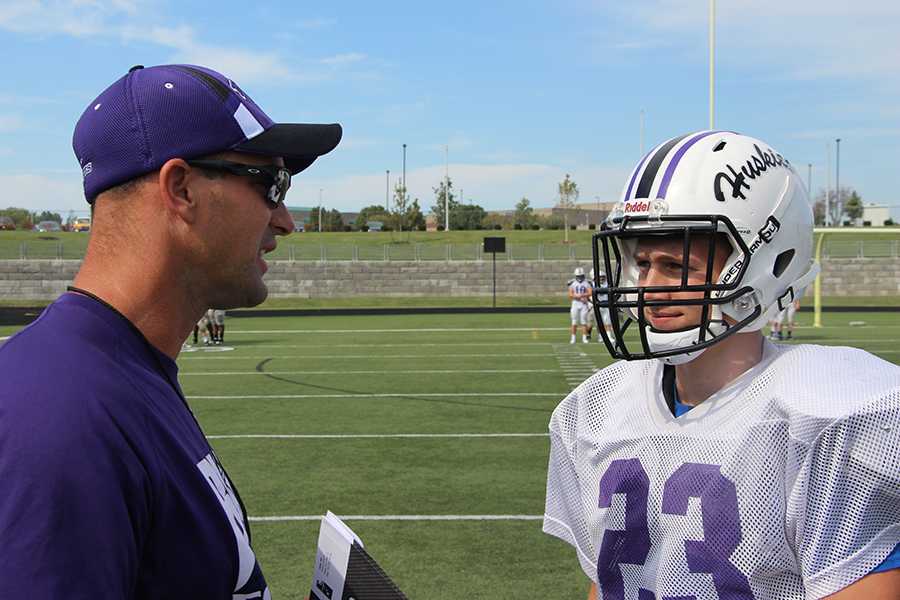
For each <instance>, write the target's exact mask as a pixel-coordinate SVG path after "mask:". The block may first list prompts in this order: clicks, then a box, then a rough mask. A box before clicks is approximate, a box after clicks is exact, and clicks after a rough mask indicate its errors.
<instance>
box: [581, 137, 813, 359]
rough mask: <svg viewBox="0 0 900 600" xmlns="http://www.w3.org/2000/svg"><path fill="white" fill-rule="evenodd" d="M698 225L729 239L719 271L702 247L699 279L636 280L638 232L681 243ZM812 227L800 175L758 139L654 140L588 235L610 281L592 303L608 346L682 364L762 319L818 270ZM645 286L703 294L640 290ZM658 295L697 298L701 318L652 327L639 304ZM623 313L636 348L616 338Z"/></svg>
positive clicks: (627, 355) (619, 354) (631, 355)
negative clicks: (682, 325) (603, 322)
mask: <svg viewBox="0 0 900 600" xmlns="http://www.w3.org/2000/svg"><path fill="white" fill-rule="evenodd" d="M704 234H705V235H706V237H707V238H709V239H710V240H712V239H714V238H715V237H719V238H721V237H724V238H727V240H728V242H729V244H730V245H731V253H730V255H729V257H728V259H727V261H726V262H725V265H724V267H723V268H722V270H721V272H720V273H719V276H718V278H714V277H713V273H712V272H711V271H712V264H713V260H712V257H710V259H709V261H708V264H707V276H706V283H704V284H702V285H688V284H687V276H686V275H685V276H684V279H683V280H682V282H681V285H677V286H655V287H653V288H649V287H647V286H643V287H641V286H638V275H639V270H638V266H637V265H636V264H635V260H634V251H635V247H636V245H637V240H638V238H641V237H645V236H679V239H683V240H684V244H685V247H689V246H690V241H691V239H692V236H702V235H704ZM711 234H721V235H719V236H714V235H711ZM812 235H813V213H812V207H811V205H810V202H809V197H808V195H807V192H806V189H805V188H804V186H803V183H802V181H801V180H800V178H799V177H798V176H797V174H796V172H795V171H794V168H793V167H792V166H791V164H790V163H789V162H788V161H787V159H785V158H784V157H783V156H782V155H781V154H779V153H777V152H776V151H775V150H773V149H772V148H771V147H770V146H769V145H768V144H766V143H765V142H762V141H760V140H757V139H754V138H751V137H747V136H744V135H740V134H738V133H734V132H728V131H700V132H695V133H690V134H687V135H683V136H679V137H676V138H672V139H670V140H668V141H666V142H664V143H662V144H660V145H658V146H656V147H655V148H653V149H652V150H651V151H650V152H649V153H648V154H647V155H646V156H644V157H643V158H642V159H641V161H640V162H639V163H638V165H637V166H636V167H635V168H634V170H633V171H632V173H631V175H630V177H629V178H628V181H627V182H626V184H625V187H624V189H623V192H622V197H621V200H620V202H618V203H617V204H616V206H615V207H614V209H613V211H612V212H611V213H610V214H609V216H608V218H607V220H606V222H605V223H604V224H603V225H602V226H601V230H600V232H598V233H597V234H595V235H594V238H593V250H594V266H595V268H596V269H597V271H598V272H599V273H606V276H607V280H608V281H609V286H608V291H609V295H608V298H607V299H606V300H604V301H602V302H600V303H599V304H595V307H596V308H597V309H598V310H599V309H600V308H608V309H609V310H610V320H611V321H612V326H613V332H614V339H615V341H612V340H611V339H610V338H609V337H608V336H607V335H606V334H605V332H604V331H602V330H601V333H602V334H603V338H604V342H605V343H606V346H607V349H608V350H609V351H610V353H611V354H612V355H613V356H614V357H616V358H624V359H627V360H637V359H646V358H659V359H662V360H664V361H665V362H666V363H668V364H681V363H685V362H688V361H690V360H692V359H694V358H696V357H697V356H699V355H700V354H701V353H702V352H703V350H704V349H706V348H707V347H709V346H710V345H712V344H714V343H716V342H719V341H721V340H722V339H724V338H725V337H727V336H729V335H732V334H734V333H736V332H738V331H755V330H758V329H761V328H762V327H763V326H764V325H765V324H766V322H767V320H768V319H769V318H770V317H771V316H772V315H774V314H775V313H777V312H778V311H779V310H781V309H782V308H783V307H786V306H787V305H788V304H789V303H790V302H791V301H792V300H793V299H794V298H799V297H800V296H801V295H802V294H803V291H804V290H805V288H806V287H807V286H808V285H809V284H810V283H811V282H812V281H813V280H814V279H815V277H816V275H817V274H818V271H819V267H818V265H817V264H815V263H814V261H813V260H812ZM709 246H710V254H713V253H714V248H713V243H712V242H710V244H709ZM686 259H687V257H685V261H686ZM648 291H649V292H651V293H655V292H703V297H702V298H699V299H667V300H647V299H645V297H644V294H645V293H647V292H648ZM662 305H668V306H697V305H700V306H703V307H704V308H703V311H702V319H701V322H700V323H698V324H697V326H695V327H691V328H688V329H684V330H679V331H662V330H657V329H654V328H653V327H652V326H651V325H650V324H649V323H648V322H647V321H646V320H645V318H644V316H643V315H644V308H645V307H647V306H662ZM632 323H634V324H636V326H637V330H638V333H639V336H640V342H639V345H640V349H639V350H638V351H636V350H634V349H631V348H629V347H628V344H627V343H626V342H627V340H625V335H624V334H625V331H626V329H628V328H629V326H630V325H631V324H632ZM632 345H634V344H633V343H632Z"/></svg>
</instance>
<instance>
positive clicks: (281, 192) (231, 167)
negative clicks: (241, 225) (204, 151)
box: [185, 160, 291, 210]
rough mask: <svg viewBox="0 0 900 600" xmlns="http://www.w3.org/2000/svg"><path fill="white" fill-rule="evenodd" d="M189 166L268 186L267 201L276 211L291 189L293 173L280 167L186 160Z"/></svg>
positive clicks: (222, 161) (221, 161)
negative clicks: (243, 178) (251, 180)
mask: <svg viewBox="0 0 900 600" xmlns="http://www.w3.org/2000/svg"><path fill="white" fill-rule="evenodd" d="M185 162H186V163H187V164H189V165H190V166H192V167H197V168H198V169H203V170H205V171H218V172H221V173H229V174H231V175H237V176H238V177H249V178H251V179H255V180H257V181H259V182H260V183H262V184H264V185H265V186H267V188H268V189H267V190H266V195H265V200H266V204H267V205H268V206H269V208H270V209H272V210H275V209H276V208H278V206H279V205H280V204H282V203H283V202H284V197H285V195H287V191H288V189H290V187H291V172H290V170H289V169H288V168H287V167H280V166H278V165H245V164H242V163H236V162H231V161H228V160H186V161H185Z"/></svg>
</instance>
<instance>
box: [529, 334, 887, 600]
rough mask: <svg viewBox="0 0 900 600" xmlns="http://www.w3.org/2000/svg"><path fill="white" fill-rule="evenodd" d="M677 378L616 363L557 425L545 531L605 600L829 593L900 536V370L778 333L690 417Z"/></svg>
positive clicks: (570, 401) (777, 599) (559, 414)
mask: <svg viewBox="0 0 900 600" xmlns="http://www.w3.org/2000/svg"><path fill="white" fill-rule="evenodd" d="M662 373H663V365H662V363H661V362H660V361H656V360H648V361H639V362H617V363H615V364H613V365H611V366H609V367H607V368H605V369H603V370H602V371H600V372H599V373H596V374H595V375H594V376H592V377H591V378H590V379H588V380H587V381H585V382H584V383H582V384H581V385H580V386H579V387H578V388H576V389H575V390H574V391H573V392H572V393H571V394H569V396H568V397H566V398H565V400H563V401H562V403H560V405H559V406H558V407H557V408H556V410H555V411H554V412H553V416H552V418H551V420H550V440H551V450H550V465H549V471H548V478H547V500H546V508H545V514H544V531H545V532H547V533H549V534H552V535H555V536H557V537H559V538H561V539H563V540H565V541H566V542H568V543H570V544H572V545H573V546H574V547H575V548H576V550H577V553H578V558H579V560H580V562H581V566H582V568H583V569H584V572H585V573H586V574H587V575H588V577H590V578H591V579H592V580H593V581H595V582H597V583H598V590H599V592H600V595H599V597H600V598H602V599H604V600H608V599H614V600H619V599H628V600H663V599H664V598H695V599H696V600H712V599H722V600H724V599H728V600H738V599H740V600H749V599H751V598H752V599H755V600H769V599H772V600H786V599H794V598H821V597H824V596H827V595H829V594H832V593H835V592H837V591H838V590H840V589H842V588H844V587H846V586H847V585H849V584H851V583H853V582H854V581H856V580H857V579H859V578H861V577H863V576H864V575H866V574H868V573H869V572H870V571H871V570H872V569H873V568H874V567H876V566H877V565H879V564H880V563H881V562H882V561H883V560H884V559H885V558H886V557H887V555H888V554H889V553H890V551H891V550H892V549H893V548H894V546H896V545H897V544H898V542H900V367H897V366H895V365H893V364H891V363H888V362H885V361H883V360H880V359H878V358H876V357H874V356H872V355H870V354H868V353H866V352H863V351H861V350H856V349H853V348H836V347H823V346H811V345H802V346H781V347H778V346H775V345H773V344H770V343H768V342H767V343H766V346H765V350H764V354H763V360H762V362H761V363H760V364H758V365H757V366H756V367H754V368H753V369H751V370H749V371H747V372H746V373H744V374H743V375H741V376H740V377H739V378H738V379H737V380H735V381H733V382H732V383H730V384H729V385H728V386H726V387H725V388H723V389H722V390H720V391H719V392H717V393H716V394H715V395H714V396H712V397H710V398H709V399H707V400H706V401H705V402H703V403H702V404H700V405H699V406H697V407H695V408H694V409H692V410H691V411H689V412H687V413H685V414H684V415H682V416H680V417H678V418H675V417H673V416H672V413H671V412H670V410H669V408H668V406H667V404H666V402H665V398H664V396H663V394H662V390H661V380H662Z"/></svg>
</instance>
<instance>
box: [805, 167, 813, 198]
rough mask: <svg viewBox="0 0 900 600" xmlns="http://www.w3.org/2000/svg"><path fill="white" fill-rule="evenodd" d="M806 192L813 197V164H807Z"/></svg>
mask: <svg viewBox="0 0 900 600" xmlns="http://www.w3.org/2000/svg"><path fill="white" fill-rule="evenodd" d="M806 192H807V193H808V194H809V195H810V196H812V163H806Z"/></svg>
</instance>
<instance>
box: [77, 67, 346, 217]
mask: <svg viewBox="0 0 900 600" xmlns="http://www.w3.org/2000/svg"><path fill="white" fill-rule="evenodd" d="M341 135H342V130H341V126H340V125H338V124H337V123H332V124H327V125H326V124H310V123H274V122H273V121H272V119H270V118H269V117H268V116H267V115H266V113H264V112H263V111H262V109H261V108H260V107H259V106H257V104H256V102H254V101H253V100H252V99H251V98H250V97H249V96H248V95H247V94H246V93H244V91H243V90H242V89H241V88H239V87H238V85H237V84H236V83H235V82H234V81H232V80H231V79H228V78H227V77H225V76H224V75H222V74H221V73H217V72H216V71H213V70H212V69H207V68H205V67H198V66H194V65H160V66H156V67H148V68H144V67H143V66H136V67H132V68H131V69H130V70H129V71H128V74H126V75H125V76H124V77H122V78H121V79H119V80H118V81H116V82H115V83H113V84H112V85H111V86H109V87H108V88H106V89H105V90H104V91H103V93H101V94H100V95H99V96H98V97H97V98H96V99H95V100H94V101H93V102H91V104H90V106H88V107H87V108H86V109H85V111H84V113H82V115H81V118H80V119H78V123H77V124H76V125H75V133H74V135H73V136H72V148H73V149H74V150H75V156H76V158H78V163H79V164H80V165H81V172H82V174H83V176H84V196H85V198H87V201H88V203H93V201H94V199H95V198H96V197H97V195H98V194H100V193H101V192H103V191H105V190H108V189H109V188H111V187H114V186H117V185H119V184H121V183H125V182H126V181H129V180H131V179H134V178H135V177H138V176H139V175H143V174H144V173H149V172H151V171H155V170H156V169H159V168H160V167H162V166H163V164H164V163H165V162H166V161H167V160H169V159H172V158H185V159H187V158H197V157H199V156H204V155H208V154H215V153H217V152H224V151H227V150H236V151H239V152H249V153H252V154H262V155H265V156H280V157H283V158H284V163H285V166H287V168H288V169H290V171H291V173H293V174H297V173H299V172H300V171H302V170H303V169H305V168H306V167H308V166H309V165H311V164H312V163H313V161H315V160H316V159H317V158H318V157H319V156H321V155H323V154H327V153H328V152H331V150H333V149H334V147H335V146H337V145H338V142H340V141H341Z"/></svg>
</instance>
